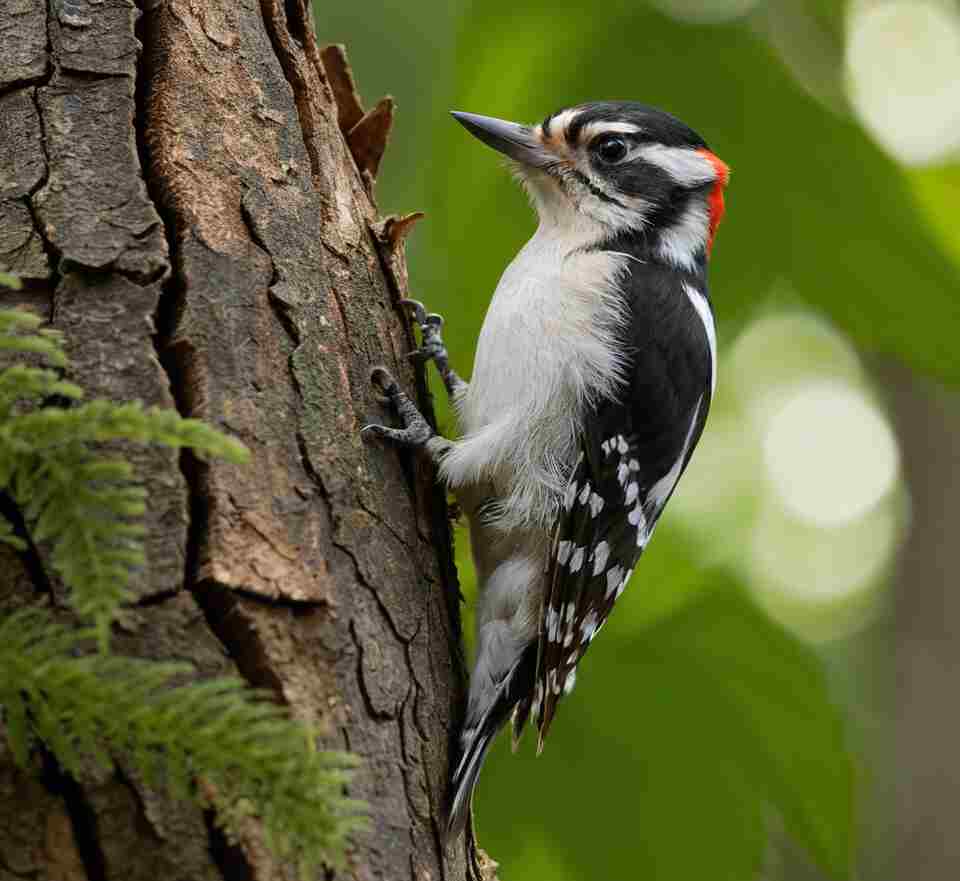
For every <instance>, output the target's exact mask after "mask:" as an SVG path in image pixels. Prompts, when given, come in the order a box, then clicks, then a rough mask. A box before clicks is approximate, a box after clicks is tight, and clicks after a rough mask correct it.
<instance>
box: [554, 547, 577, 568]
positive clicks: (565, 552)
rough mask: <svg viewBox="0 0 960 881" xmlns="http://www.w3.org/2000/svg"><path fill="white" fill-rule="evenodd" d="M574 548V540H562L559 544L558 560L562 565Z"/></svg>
mask: <svg viewBox="0 0 960 881" xmlns="http://www.w3.org/2000/svg"><path fill="white" fill-rule="evenodd" d="M572 550H573V542H570V541H562V542H560V544H559V545H557V562H558V563H559V564H560V565H561V566H562V565H563V564H564V563H566V562H567V560H569V559H570V552H571V551H572Z"/></svg>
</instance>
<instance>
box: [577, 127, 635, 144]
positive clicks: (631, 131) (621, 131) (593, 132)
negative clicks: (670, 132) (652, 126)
mask: <svg viewBox="0 0 960 881" xmlns="http://www.w3.org/2000/svg"><path fill="white" fill-rule="evenodd" d="M642 131H643V129H642V128H640V126H638V125H634V124H633V123H630V122H589V123H587V124H586V125H585V126H584V127H583V129H582V130H581V132H580V141H581V142H583V143H585V142H586V141H589V140H590V139H591V138H593V137H596V136H597V135H607V134H612V135H639V134H640V133H641V132H642Z"/></svg>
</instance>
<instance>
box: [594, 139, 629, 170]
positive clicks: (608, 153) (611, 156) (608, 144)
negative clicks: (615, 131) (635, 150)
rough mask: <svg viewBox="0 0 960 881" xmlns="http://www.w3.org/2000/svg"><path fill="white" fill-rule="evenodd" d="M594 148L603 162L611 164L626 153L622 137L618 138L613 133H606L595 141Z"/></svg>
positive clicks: (625, 143) (625, 144)
mask: <svg viewBox="0 0 960 881" xmlns="http://www.w3.org/2000/svg"><path fill="white" fill-rule="evenodd" d="M594 149H595V150H596V153H597V155H598V156H599V157H600V158H601V159H602V160H603V161H604V162H607V163H609V164H611V165H612V164H613V163H615V162H619V161H620V160H621V159H623V157H624V156H626V155H627V142H626V141H625V140H624V139H623V138H618V137H616V136H615V135H607V136H606V137H604V138H600V140H599V141H597V144H596V146H595V147H594Z"/></svg>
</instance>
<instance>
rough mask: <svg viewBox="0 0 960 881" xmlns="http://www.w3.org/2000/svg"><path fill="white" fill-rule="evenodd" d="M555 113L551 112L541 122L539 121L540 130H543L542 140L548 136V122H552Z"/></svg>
mask: <svg viewBox="0 0 960 881" xmlns="http://www.w3.org/2000/svg"><path fill="white" fill-rule="evenodd" d="M558 112H559V111H558ZM556 115H557V114H556V113H551V114H550V115H549V116H548V117H547V118H546V119H545V120H544V121H543V122H542V123H540V130H541V131H542V132H543V139H544V140H547V139H549V137H550V123H551V122H553V118H554V117H555V116H556Z"/></svg>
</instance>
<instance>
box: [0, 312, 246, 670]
mask: <svg viewBox="0 0 960 881" xmlns="http://www.w3.org/2000/svg"><path fill="white" fill-rule="evenodd" d="M41 324H42V319H40V318H39V317H37V316H36V315H33V314H31V313H29V312H23V311H18V310H10V309H4V310H0V349H6V350H11V351H16V352H19V353H21V354H22V353H33V354H40V355H42V356H43V357H44V358H45V359H46V360H47V361H48V362H49V363H50V364H52V365H54V366H56V367H60V366H63V365H64V364H65V363H66V358H65V356H64V352H63V343H62V338H61V335H60V334H59V333H57V332H56V331H52V330H49V329H46V328H43V327H41ZM82 396H83V390H82V389H81V388H79V387H78V386H76V385H74V384H73V383H70V382H65V381H64V380H62V379H61V378H60V376H59V374H58V372H57V371H56V370H51V369H45V368H40V367H33V366H27V365H26V364H22V363H19V364H18V363H14V364H12V365H11V366H9V367H6V368H5V369H3V370H0V491H7V492H9V493H10V495H11V496H12V498H13V499H14V501H15V502H16V503H17V504H18V505H19V506H20V508H21V510H22V511H23V515H24V519H25V521H26V523H27V526H28V528H29V529H30V531H31V534H32V535H33V538H34V539H35V540H36V541H38V542H41V541H49V542H50V544H51V547H52V554H51V562H52V565H53V568H54V569H55V570H56V571H57V572H58V573H59V574H60V576H61V577H62V578H63V580H64V581H65V582H66V583H67V585H69V587H70V589H71V594H70V597H71V602H72V603H73V605H74V606H75V607H76V609H77V610H78V611H79V612H80V613H81V615H83V616H85V617H87V618H89V619H91V620H92V621H93V622H94V627H95V630H96V633H97V641H98V644H99V645H100V647H101V649H102V650H104V651H105V650H106V648H107V645H108V640H109V634H110V623H111V621H112V620H113V617H114V616H115V614H116V612H117V609H118V607H119V606H120V605H121V604H122V603H123V602H125V601H127V600H129V599H130V591H129V582H130V577H131V575H132V573H133V572H135V571H136V570H137V569H139V568H141V567H142V566H143V565H144V564H145V556H144V550H143V527H142V525H141V524H140V523H139V522H138V519H139V518H140V517H142V515H143V513H144V510H145V492H144V489H143V487H142V486H141V485H140V484H139V483H138V482H137V481H136V479H135V476H134V474H133V470H132V469H131V467H130V466H129V464H127V463H126V462H125V461H123V460H122V459H113V458H104V457H103V454H102V453H101V452H98V451H97V450H96V449H95V445H96V444H99V443H103V442H106V441H117V440H122V441H129V442H133V443H139V444H161V445H164V446H168V447H173V448H181V447H190V448H191V449H193V450H194V451H195V452H196V454H197V455H198V456H200V457H201V458H207V457H211V456H217V457H219V458H222V459H226V460H228V461H231V462H243V461H245V460H246V458H247V452H246V450H245V448H244V447H243V445H242V444H240V443H238V442H237V441H235V440H233V439H232V438H229V437H226V436H225V435H222V434H220V433H219V432H218V431H216V430H215V429H213V428H211V427H210V426H208V425H206V424H205V423H203V422H200V421H198V420H196V419H184V418H183V417H181V416H180V414H179V413H177V412H176V411H174V410H170V409H162V408H159V407H151V408H145V407H143V406H142V405H141V404H139V403H137V402H133V403H127V404H117V403H114V402H112V401H105V400H95V401H90V402H89V403H84V404H78V405H75V406H72V407H70V408H69V409H66V408H64V407H59V406H42V405H43V404H44V403H45V402H47V401H49V399H50V398H52V397H58V398H61V399H67V400H79V399H80V398H82ZM0 541H2V542H4V543H7V544H11V543H12V544H15V543H16V542H17V539H16V537H15V536H13V535H12V533H11V531H10V527H9V525H6V526H3V527H0Z"/></svg>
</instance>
